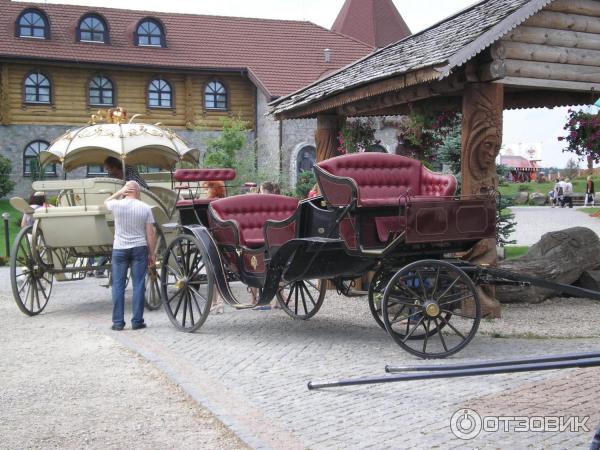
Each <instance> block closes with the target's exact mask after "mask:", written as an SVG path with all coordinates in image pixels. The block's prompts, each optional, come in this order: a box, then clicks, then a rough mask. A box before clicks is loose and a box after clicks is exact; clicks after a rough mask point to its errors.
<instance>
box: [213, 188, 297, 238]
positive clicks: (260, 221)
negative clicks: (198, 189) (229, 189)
mask: <svg viewBox="0 0 600 450" xmlns="http://www.w3.org/2000/svg"><path fill="white" fill-rule="evenodd" d="M297 208H298V200H297V199H295V198H293V197H286V196H284V195H271V194H243V195H236V196H233V197H228V198H222V199H218V200H214V201H213V202H211V203H210V206H209V223H210V230H211V232H212V234H213V236H214V238H215V240H216V241H217V242H218V243H219V244H230V245H236V246H238V245H239V246H242V247H248V248H259V247H262V246H263V245H264V244H265V238H264V232H263V228H264V225H265V223H266V222H267V220H277V221H281V220H285V219H288V218H289V217H291V216H292V215H293V214H294V213H295V212H296V209H297ZM293 237H294V236H290V239H291V238H293Z"/></svg>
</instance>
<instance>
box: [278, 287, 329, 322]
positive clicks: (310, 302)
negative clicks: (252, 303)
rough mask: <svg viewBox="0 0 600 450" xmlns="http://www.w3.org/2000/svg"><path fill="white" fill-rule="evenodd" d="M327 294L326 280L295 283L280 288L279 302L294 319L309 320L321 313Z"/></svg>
mask: <svg viewBox="0 0 600 450" xmlns="http://www.w3.org/2000/svg"><path fill="white" fill-rule="evenodd" d="M326 292H327V282H326V280H299V281H293V282H291V283H287V284H283V285H282V286H281V287H280V288H279V290H278V291H277V301H278V302H279V305H280V306H281V309H283V310H284V311H285V312H286V313H287V314H288V315H289V316H290V317H291V318H292V319H297V320H307V319H310V318H311V317H312V316H314V315H315V314H316V313H317V312H319V309H321V305H323V300H324V299H325V293H326Z"/></svg>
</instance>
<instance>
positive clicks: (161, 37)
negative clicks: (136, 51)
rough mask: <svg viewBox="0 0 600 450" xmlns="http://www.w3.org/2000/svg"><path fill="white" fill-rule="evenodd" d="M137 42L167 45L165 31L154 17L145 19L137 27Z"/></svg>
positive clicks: (152, 45) (155, 45)
mask: <svg viewBox="0 0 600 450" xmlns="http://www.w3.org/2000/svg"><path fill="white" fill-rule="evenodd" d="M135 34H136V44H137V45H139V46H150V47H166V45H165V32H164V30H163V28H162V26H161V24H160V23H158V22H157V21H156V20H154V19H143V20H142V21H141V22H140V24H139V25H138V27H137V30H136V32H135Z"/></svg>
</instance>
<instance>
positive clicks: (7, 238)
mask: <svg viewBox="0 0 600 450" xmlns="http://www.w3.org/2000/svg"><path fill="white" fill-rule="evenodd" d="M2 219H3V220H4V245H5V247H6V257H7V258H8V257H9V256H10V236H9V235H8V221H9V220H10V214H9V213H7V212H4V213H2Z"/></svg>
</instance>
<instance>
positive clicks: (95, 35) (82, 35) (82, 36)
mask: <svg viewBox="0 0 600 450" xmlns="http://www.w3.org/2000/svg"><path fill="white" fill-rule="evenodd" d="M77 32H78V33H79V40H80V41H87V42H108V32H107V26H106V22H105V21H104V19H103V18H102V17H100V16H98V15H96V14H88V15H87V16H84V17H83V18H82V19H81V21H80V22H79V28H78V29H77Z"/></svg>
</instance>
